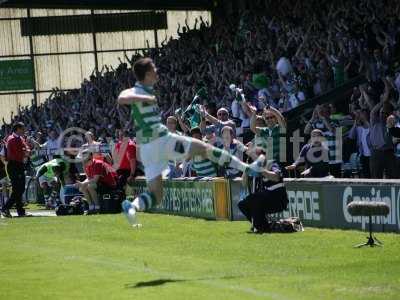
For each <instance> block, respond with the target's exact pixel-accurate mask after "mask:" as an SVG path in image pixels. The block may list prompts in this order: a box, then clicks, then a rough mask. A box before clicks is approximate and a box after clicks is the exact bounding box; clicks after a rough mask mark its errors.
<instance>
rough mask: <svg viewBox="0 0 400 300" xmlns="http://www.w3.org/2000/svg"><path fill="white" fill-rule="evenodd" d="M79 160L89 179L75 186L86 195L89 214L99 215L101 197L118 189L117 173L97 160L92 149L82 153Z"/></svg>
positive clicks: (108, 165) (106, 164)
mask: <svg viewBox="0 0 400 300" xmlns="http://www.w3.org/2000/svg"><path fill="white" fill-rule="evenodd" d="M77 159H78V160H81V161H82V164H83V168H84V170H85V173H86V176H87V178H86V179H85V180H84V181H78V182H76V184H75V186H76V187H77V188H78V189H79V191H80V192H82V193H83V194H84V199H85V201H86V202H87V203H88V205H89V210H88V212H87V213H89V214H90V213H98V212H99V211H100V203H99V195H104V194H109V193H112V192H114V191H115V190H116V189H117V173H116V172H115V171H114V170H113V168H112V166H111V165H110V164H108V163H106V162H105V161H103V160H98V159H95V158H94V157H93V153H92V152H91V151H90V149H85V150H83V151H82V152H80V153H79V154H78V156H77Z"/></svg>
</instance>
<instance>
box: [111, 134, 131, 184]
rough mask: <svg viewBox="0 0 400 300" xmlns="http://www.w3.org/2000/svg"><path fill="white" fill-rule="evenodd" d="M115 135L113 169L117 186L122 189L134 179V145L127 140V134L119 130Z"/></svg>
mask: <svg viewBox="0 0 400 300" xmlns="http://www.w3.org/2000/svg"><path fill="white" fill-rule="evenodd" d="M117 134H118V143H117V144H116V145H115V148H114V151H113V161H114V165H113V167H114V169H116V170H117V174H118V181H119V182H118V184H119V186H120V187H121V188H122V187H124V186H125V184H126V183H127V182H133V180H134V178H135V172H136V144H135V143H134V142H133V141H132V140H131V139H130V138H129V135H128V132H126V131H123V130H119V131H118V133H117Z"/></svg>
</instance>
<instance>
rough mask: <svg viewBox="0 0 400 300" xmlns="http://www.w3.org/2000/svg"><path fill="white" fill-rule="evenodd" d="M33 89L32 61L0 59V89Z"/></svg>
mask: <svg viewBox="0 0 400 300" xmlns="http://www.w3.org/2000/svg"><path fill="white" fill-rule="evenodd" d="M18 90H33V66H32V61H31V60H29V59H25V60H2V61H0V91H18Z"/></svg>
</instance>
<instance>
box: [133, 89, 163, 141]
mask: <svg viewBox="0 0 400 300" xmlns="http://www.w3.org/2000/svg"><path fill="white" fill-rule="evenodd" d="M132 91H133V93H134V94H135V95H147V96H151V95H154V90H153V87H148V86H144V85H142V84H140V83H136V84H135V86H134V87H133V88H132ZM131 117H132V119H133V121H134V123H135V129H136V140H137V142H138V144H147V143H150V142H152V141H154V140H156V139H158V138H160V137H162V136H165V135H167V134H168V129H167V127H165V126H164V125H163V124H162V123H161V116H160V114H159V111H158V106H157V104H155V103H147V102H134V103H132V105H131Z"/></svg>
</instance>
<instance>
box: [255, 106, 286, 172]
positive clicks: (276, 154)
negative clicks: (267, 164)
mask: <svg viewBox="0 0 400 300" xmlns="http://www.w3.org/2000/svg"><path fill="white" fill-rule="evenodd" d="M248 107H249V108H248V110H249V111H251V114H252V116H251V119H250V129H251V131H252V132H253V133H254V134H255V142H254V144H255V145H256V146H258V147H260V148H261V150H262V151H263V152H266V153H268V154H269V155H270V157H269V159H273V160H275V161H276V162H277V163H278V164H280V163H283V161H281V155H280V154H281V148H280V145H281V138H283V137H284V133H285V130H286V121H285V118H284V116H283V115H282V114H281V113H280V111H279V110H277V109H276V108H274V107H272V106H267V107H266V108H264V110H263V115H262V117H263V119H264V121H265V127H258V126H257V111H256V109H255V108H254V107H250V105H248ZM267 148H271V149H269V151H266V149H267Z"/></svg>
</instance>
